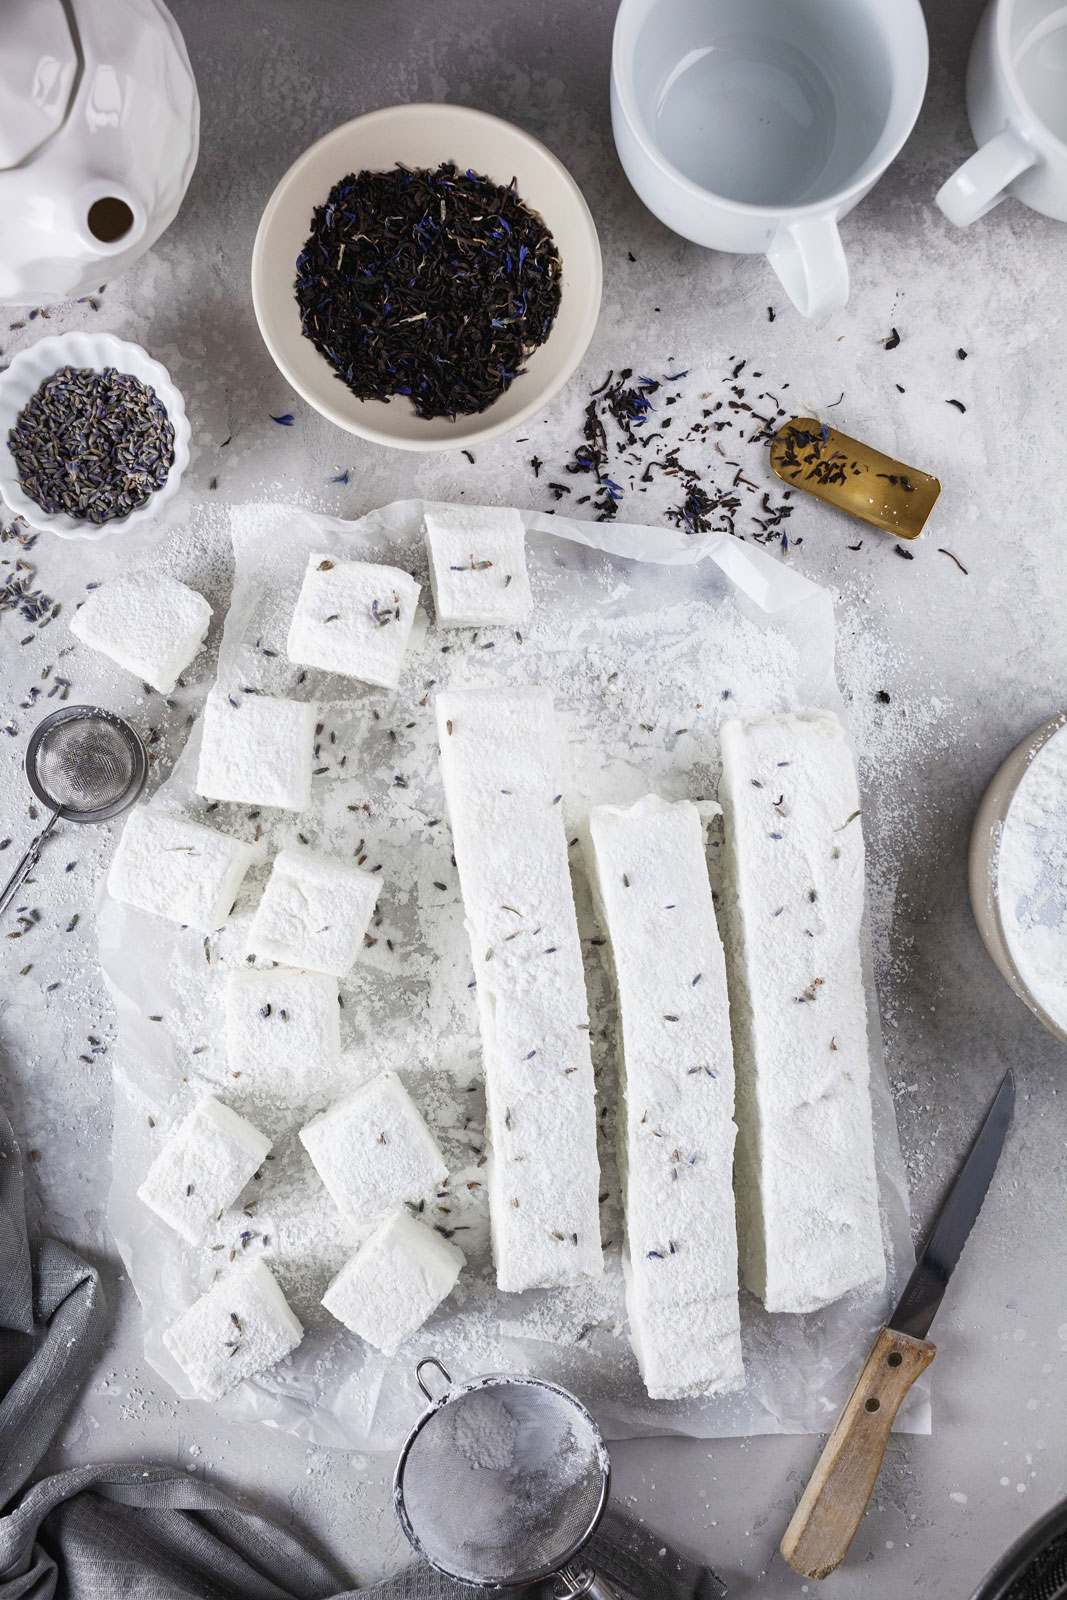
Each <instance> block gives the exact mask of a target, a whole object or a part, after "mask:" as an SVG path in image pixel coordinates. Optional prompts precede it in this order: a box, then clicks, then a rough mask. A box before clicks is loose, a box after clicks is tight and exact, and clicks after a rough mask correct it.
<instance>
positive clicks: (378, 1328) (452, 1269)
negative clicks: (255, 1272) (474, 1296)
mask: <svg viewBox="0 0 1067 1600" xmlns="http://www.w3.org/2000/svg"><path fill="white" fill-rule="evenodd" d="M464 1265H465V1260H464V1255H463V1252H462V1250H457V1249H456V1247H455V1245H452V1244H449V1242H448V1240H447V1239H443V1238H442V1237H441V1235H440V1234H439V1233H436V1232H435V1231H434V1229H433V1228H429V1227H427V1226H426V1224H425V1223H424V1222H417V1221H416V1220H415V1218H414V1217H410V1216H408V1214H407V1213H406V1212H404V1211H398V1212H396V1214H395V1215H394V1216H391V1217H387V1218H386V1219H385V1221H384V1222H382V1223H380V1224H379V1225H378V1227H377V1228H375V1230H374V1232H373V1233H372V1234H370V1236H369V1237H368V1238H367V1239H365V1240H364V1242H363V1244H362V1245H360V1247H359V1249H358V1250H357V1251H356V1253H355V1255H354V1256H352V1257H351V1259H350V1260H349V1261H347V1262H346V1263H345V1265H344V1266H343V1267H342V1268H341V1270H340V1272H339V1273H338V1274H337V1276H336V1277H335V1278H333V1279H332V1281H331V1282H330V1284H329V1285H328V1287H327V1289H326V1293H325V1294H324V1295H323V1297H322V1304H323V1305H324V1306H325V1307H326V1309H327V1311H328V1312H329V1313H330V1315H331V1316H334V1317H336V1318H337V1320H338V1321H339V1322H343V1323H344V1325H345V1327H346V1328H349V1329H351V1331H352V1332H353V1333H358V1334H359V1336H360V1338H361V1339H366V1341H367V1343H368V1344H372V1345H374V1346H376V1348H377V1349H379V1350H381V1351H382V1352H383V1353H384V1354H385V1355H387V1356H395V1355H396V1353H397V1351H398V1350H399V1348H400V1346H401V1345H402V1344H403V1343H404V1340H405V1339H409V1338H410V1337H411V1335H412V1334H413V1333H415V1332H417V1330H418V1329H419V1328H421V1327H422V1325H423V1323H424V1322H425V1321H426V1319H427V1317H429V1316H430V1314H431V1313H432V1312H434V1311H436V1309H437V1307H438V1306H439V1305H440V1304H441V1302H442V1300H445V1299H447V1298H448V1296H449V1295H450V1294H451V1293H452V1290H453V1289H454V1288H455V1286H456V1280H457V1278H458V1277H459V1275H460V1273H461V1272H462V1270H463V1267H464Z"/></svg>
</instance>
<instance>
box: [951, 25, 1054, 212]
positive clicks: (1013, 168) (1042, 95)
mask: <svg viewBox="0 0 1067 1600" xmlns="http://www.w3.org/2000/svg"><path fill="white" fill-rule="evenodd" d="M967 115H968V117H969V118H970V122H971V131H972V133H973V134H974V137H975V139H976V140H977V142H978V146H979V148H978V149H977V150H976V151H975V153H974V155H973V156H971V158H970V160H969V161H965V162H964V163H963V166H962V167H960V169H959V171H958V172H954V173H953V174H952V177H951V178H950V179H949V180H948V182H947V183H946V184H943V185H942V187H941V188H940V189H939V190H938V192H937V203H938V205H939V206H940V207H941V210H942V211H943V212H944V213H945V216H946V217H948V219H949V221H950V222H955V223H956V224H957V225H958V226H959V227H961V228H963V227H966V225H967V224H968V223H969V222H974V221H975V220H976V219H977V218H978V217H984V216H985V214H986V212H987V211H992V209H993V207H994V206H995V205H999V204H1000V202H1001V201H1002V200H1003V199H1004V198H1005V197H1006V196H1007V195H1009V194H1011V195H1014V196H1015V197H1016V199H1018V200H1022V201H1024V202H1025V203H1026V204H1027V205H1028V206H1032V207H1033V209H1034V210H1035V211H1040V212H1042V213H1043V214H1044V215H1045V216H1046V217H1055V218H1056V220H1057V221H1059V222H1067V4H1064V0H992V4H991V5H989V6H988V7H987V9H986V12H985V15H984V16H983V18H982V20H981V22H980V23H979V25H978V32H977V33H976V34H975V37H974V44H973V45H972V46H971V56H970V60H969V61H968V63H967Z"/></svg>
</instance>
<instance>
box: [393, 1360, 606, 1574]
mask: <svg viewBox="0 0 1067 1600" xmlns="http://www.w3.org/2000/svg"><path fill="white" fill-rule="evenodd" d="M428 1367H436V1369H437V1371H438V1372H439V1373H440V1375H441V1377H442V1378H444V1380H445V1382H446V1383H447V1384H448V1385H449V1387H448V1389H447V1390H446V1391H445V1392H444V1393H443V1394H442V1395H440V1396H438V1397H437V1398H436V1399H435V1398H434V1396H433V1394H432V1393H431V1392H430V1390H429V1389H428V1388H427V1386H426V1383H425V1381H424V1379H423V1373H424V1371H425V1370H426V1369H427V1368H428ZM415 1376H416V1378H417V1380H418V1384H419V1388H420V1389H421V1390H422V1392H423V1394H424V1395H425V1396H426V1398H427V1400H429V1401H430V1402H431V1404H430V1409H429V1410H428V1411H427V1412H426V1413H425V1414H424V1415H423V1416H422V1417H420V1419H419V1421H418V1422H417V1423H416V1425H415V1427H414V1428H413V1429H412V1431H411V1433H410V1434H409V1436H408V1438H407V1441H406V1443H405V1445H404V1448H403V1450H402V1451H401V1453H400V1460H399V1462H398V1464H397V1469H396V1476H395V1477H394V1479H393V1499H394V1501H395V1504H396V1510H397V1515H398V1517H399V1518H400V1525H401V1527H402V1528H403V1530H404V1532H405V1533H406V1534H407V1536H408V1538H409V1539H410V1541H411V1543H412V1545H413V1546H414V1547H415V1549H416V1550H417V1551H418V1553H419V1554H420V1555H421V1556H423V1557H425V1559H426V1560H427V1561H428V1562H429V1563H430V1565H431V1566H433V1567H436V1568H437V1570H438V1572H442V1573H444V1575H445V1576H446V1577H449V1578H453V1579H455V1580H456V1581H457V1582H459V1583H465V1584H471V1585H473V1586H474V1587H475V1588H481V1589H510V1588H520V1589H521V1588H524V1587H526V1586H527V1585H528V1584H534V1583H542V1582H544V1581H545V1580H547V1579H550V1578H551V1579H553V1580H554V1583H553V1593H554V1594H555V1595H556V1596H557V1597H558V1600H568V1597H571V1596H579V1595H587V1596H589V1600H615V1597H614V1595H613V1594H612V1591H611V1590H610V1589H608V1588H607V1587H606V1586H605V1585H604V1584H603V1583H602V1582H601V1581H600V1580H599V1579H598V1578H597V1577H596V1575H595V1573H594V1572H593V1571H592V1569H591V1568H590V1567H589V1566H587V1565H586V1563H585V1562H583V1561H580V1560H578V1559H576V1558H577V1557H578V1556H579V1553H580V1551H581V1550H582V1549H583V1548H584V1546H585V1545H586V1543H587V1542H588V1540H589V1539H590V1538H591V1537H592V1535H593V1534H594V1533H595V1531H596V1528H597V1524H598V1523H599V1521H600V1518H601V1516H602V1514H603V1512H604V1508H605V1506H606V1505H607V1500H608V1484H609V1479H610V1471H611V1469H610V1463H609V1461H608V1452H607V1448H606V1446H605V1444H604V1440H603V1437H602V1435H601V1432H600V1429H599V1428H598V1427H597V1425H596V1423H595V1422H594V1421H593V1418H592V1417H591V1416H590V1415H589V1412H588V1411H587V1410H586V1409H585V1407H584V1406H583V1405H581V1404H580V1403H579V1401H577V1400H576V1399H575V1398H574V1396H573V1395H569V1394H568V1393H567V1391H566V1390H565V1389H558V1388H557V1387H556V1386H555V1384H551V1383H546V1382H544V1380H543V1379H541V1378H527V1377H520V1376H504V1375H501V1376H491V1377H484V1378H476V1379H475V1380H474V1381H473V1382H471V1383H464V1384H457V1385H455V1386H453V1384H452V1379H451V1377H450V1376H449V1374H448V1372H447V1371H446V1370H445V1368H444V1367H443V1366H442V1365H441V1363H440V1362H439V1361H438V1360H436V1359H435V1358H434V1357H432V1356H431V1357H429V1358H428V1359H427V1360H425V1361H420V1362H419V1364H418V1366H417V1367H416V1369H415Z"/></svg>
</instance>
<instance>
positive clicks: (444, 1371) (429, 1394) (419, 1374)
mask: <svg viewBox="0 0 1067 1600" xmlns="http://www.w3.org/2000/svg"><path fill="white" fill-rule="evenodd" d="M430 1367H436V1368H437V1370H438V1372H439V1373H440V1374H441V1376H442V1378H443V1379H444V1380H445V1384H446V1389H445V1393H446V1394H447V1392H448V1390H449V1389H451V1387H452V1374H451V1373H450V1372H449V1370H448V1368H447V1367H446V1366H445V1365H444V1364H443V1363H442V1362H440V1361H438V1359H437V1357H436V1356H424V1357H423V1359H422V1360H421V1361H420V1362H419V1363H418V1364H417V1366H416V1368H415V1382H416V1383H417V1384H418V1386H419V1388H420V1389H421V1390H422V1392H423V1394H424V1395H425V1396H426V1398H427V1400H429V1402H430V1404H431V1405H436V1404H437V1402H438V1399H439V1398H441V1397H440V1396H438V1395H435V1394H434V1392H433V1390H432V1389H430V1388H429V1387H428V1386H427V1384H426V1380H425V1379H424V1377H423V1372H425V1371H428V1370H429V1368H430Z"/></svg>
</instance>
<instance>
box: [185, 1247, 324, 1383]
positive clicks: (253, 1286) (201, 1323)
mask: <svg viewBox="0 0 1067 1600" xmlns="http://www.w3.org/2000/svg"><path fill="white" fill-rule="evenodd" d="M303 1337H304V1330H303V1327H302V1326H301V1324H300V1322H299V1321H298V1319H297V1318H296V1317H295V1316H294V1315H293V1313H292V1311H290V1309H289V1305H288V1303H287V1301H286V1299H285V1296H284V1295H283V1294H282V1291H281V1290H280V1289H279V1287H278V1285H277V1282H276V1281H275V1278H274V1275H273V1274H272V1272H271V1271H270V1269H269V1268H268V1267H266V1266H264V1264H263V1262H262V1261H256V1262H253V1263H252V1264H251V1265H250V1266H242V1267H238V1268H236V1269H235V1270H234V1271H232V1272H230V1273H229V1274H228V1275H227V1276H226V1277H225V1278H223V1279H222V1280H221V1282H219V1283H217V1284H215V1286H214V1288H212V1289H209V1290H208V1292H207V1294H205V1295H201V1297H200V1299H199V1300H197V1301H194V1303H193V1304H192V1305H191V1306H190V1307H189V1309H188V1310H187V1311H186V1312H184V1313H183V1315H182V1316H180V1317H179V1318H178V1320H177V1322H176V1323H175V1324H174V1326H173V1327H171V1328H168V1329H167V1330H166V1332H165V1333H164V1335H163V1343H164V1345H165V1346H166V1347H167V1349H168V1350H169V1351H170V1353H171V1355H172V1356H173V1357H174V1359H175V1361H177V1363H178V1365H179V1366H180V1367H181V1369H182V1371H183V1372H184V1373H185V1376H186V1377H187V1378H188V1379H189V1382H190V1383H191V1384H192V1386H193V1388H194V1389H195V1390H196V1392H197V1394H198V1395H199V1396H200V1398H201V1400H220V1399H221V1398H222V1396H223V1395H224V1394H228V1393H229V1392H230V1390H231V1389H236V1387H237V1385H238V1384H239V1383H243V1382H244V1380H245V1379H246V1378H254V1377H256V1376H257V1375H258V1374H259V1373H261V1372H266V1371H267V1369H268V1368H269V1367H273V1366H276V1365H277V1363H278V1362H279V1361H281V1360H282V1359H283V1358H284V1357H285V1356H287V1355H289V1354H290V1353H291V1352H292V1351H293V1350H295V1349H296V1347H297V1345H298V1344H299V1343H300V1341H301V1339H302V1338H303Z"/></svg>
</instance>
